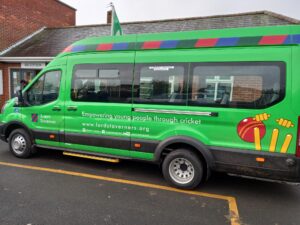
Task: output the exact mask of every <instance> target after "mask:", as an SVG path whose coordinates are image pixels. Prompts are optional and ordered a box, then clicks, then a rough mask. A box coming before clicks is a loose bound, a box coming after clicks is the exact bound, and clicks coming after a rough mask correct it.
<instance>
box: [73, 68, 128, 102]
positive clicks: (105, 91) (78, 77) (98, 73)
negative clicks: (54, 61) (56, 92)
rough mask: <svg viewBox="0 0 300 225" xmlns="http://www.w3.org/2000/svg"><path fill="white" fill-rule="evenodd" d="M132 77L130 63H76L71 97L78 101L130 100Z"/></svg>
mask: <svg viewBox="0 0 300 225" xmlns="http://www.w3.org/2000/svg"><path fill="white" fill-rule="evenodd" d="M132 79H133V69H132V66H131V65H126V64H123V65H116V64H102V65H98V64H80V65H76V66H75V68H74V73H73V79H72V90H71V99H72V100H73V101H80V102H118V103H122V102H131V88H132Z"/></svg>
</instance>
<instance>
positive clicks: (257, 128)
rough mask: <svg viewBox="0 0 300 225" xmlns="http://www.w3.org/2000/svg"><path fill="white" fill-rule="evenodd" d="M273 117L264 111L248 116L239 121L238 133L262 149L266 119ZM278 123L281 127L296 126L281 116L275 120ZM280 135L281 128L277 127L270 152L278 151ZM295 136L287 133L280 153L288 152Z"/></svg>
mask: <svg viewBox="0 0 300 225" xmlns="http://www.w3.org/2000/svg"><path fill="white" fill-rule="evenodd" d="M270 117H271V115H270V114H267V113H262V114H258V115H256V116H255V117H248V118H245V119H243V120H242V121H240V122H239V124H238V126H237V133H238V135H239V137H240V138H241V139H242V140H244V141H246V142H251V143H254V146H255V149H256V150H258V151H260V150H261V140H262V139H263V138H264V136H265V134H266V125H265V124H264V121H267V120H269V119H270ZM275 122H276V124H277V125H278V127H280V128H286V129H288V128H291V127H294V124H293V123H292V121H290V120H287V119H283V118H279V119H276V120H275ZM278 137H279V128H275V129H273V131H272V136H271V140H270V147H269V151H270V152H275V151H276V146H277V141H278ZM292 138H293V136H292V135H291V134H287V135H286V136H285V139H284V142H283V144H282V146H281V149H280V153H286V152H287V151H288V148H289V146H290V143H291V141H292Z"/></svg>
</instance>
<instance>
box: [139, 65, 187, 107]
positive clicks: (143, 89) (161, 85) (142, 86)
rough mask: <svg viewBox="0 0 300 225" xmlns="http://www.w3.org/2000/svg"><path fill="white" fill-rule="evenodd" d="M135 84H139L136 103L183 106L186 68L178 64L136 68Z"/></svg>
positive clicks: (184, 101)
mask: <svg viewBox="0 0 300 225" xmlns="http://www.w3.org/2000/svg"><path fill="white" fill-rule="evenodd" d="M136 70H137V73H136V74H137V76H136V80H137V81H136V82H135V83H136V84H139V94H138V97H137V98H136V99H135V102H137V103H154V104H156V103H157V104H185V103H186V94H185V93H186V90H185V89H186V88H185V86H186V82H185V77H186V76H185V74H186V72H185V71H186V67H185V66H184V65H183V64H182V65H178V64H172V63H170V64H151V65H138V66H137V69H136Z"/></svg>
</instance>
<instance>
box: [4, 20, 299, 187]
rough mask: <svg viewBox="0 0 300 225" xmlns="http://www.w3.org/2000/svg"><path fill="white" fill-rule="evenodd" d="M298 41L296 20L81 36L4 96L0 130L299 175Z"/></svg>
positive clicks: (222, 167) (43, 143) (50, 141)
mask: <svg viewBox="0 0 300 225" xmlns="http://www.w3.org/2000/svg"><path fill="white" fill-rule="evenodd" d="M222 38H223V39H222ZM242 38H243V39H242ZM221 39H222V40H221ZM298 39H299V40H298ZM220 40H221V41H223V43H222V44H223V45H218V43H219V41H220ZM249 40H250V41H249ZM181 41H182V42H181ZM203 41H204V43H206V44H207V43H208V44H207V46H206V45H205V44H204V45H203ZM242 41H244V42H246V44H244V45H243V43H242ZM247 41H248V42H247ZM264 41H265V42H264ZM198 42H199V43H200V44H199V43H198ZM182 43H188V45H184V46H183V45H180V44H182ZM224 43H225V44H224ZM226 44H228V45H227V46H226ZM299 44H300V26H299V25H298V26H296V25H295V26H278V27H277V26H276V27H255V28H234V29H224V30H210V31H191V32H176V33H161V34H143V35H128V36H118V37H101V38H97V37H95V38H89V39H85V40H81V41H78V42H76V43H74V44H72V45H71V47H70V48H69V49H68V48H67V49H66V50H65V51H64V52H63V53H62V54H60V55H59V56H58V57H57V58H55V59H54V60H53V61H52V62H50V63H49V64H48V65H47V67H46V68H44V69H43V70H42V71H41V72H40V74H38V75H37V76H36V78H34V79H33V81H32V82H30V84H29V85H27V86H26V87H25V88H24V90H23V92H22V93H23V96H20V97H24V99H25V100H23V101H22V102H21V103H22V104H20V103H18V102H17V98H15V99H12V100H9V101H8V102H7V104H6V105H5V107H4V108H3V113H2V114H1V115H0V138H1V139H2V140H4V141H8V137H9V134H10V132H11V131H12V130H13V128H14V127H16V128H24V129H26V130H28V132H29V133H30V136H31V138H32V139H33V141H34V142H33V143H34V145H36V146H39V147H50V148H51V149H59V150H63V151H74V152H80V153H86V154H90V155H93V154H95V155H106V156H109V157H116V158H118V157H119V158H125V159H140V160H146V161H153V162H158V163H160V162H161V161H163V160H164V158H165V156H166V155H167V154H169V153H170V152H172V151H175V150H176V149H181V148H184V149H188V151H195V152H196V154H197V156H198V157H199V158H201V159H203V160H204V162H205V166H207V169H208V174H209V170H210V169H212V170H216V171H222V172H228V173H234V174H239V175H247V176H255V177H261V178H270V179H276V180H285V181H296V182H299V181H300V159H299V158H298V157H296V156H295V153H296V148H297V146H296V145H297V135H298V134H297V129H298V125H299V124H298V119H299V108H300V102H299V96H300V88H299V83H300V76H299V71H300V64H299V62H298V61H299V58H300V46H299ZM70 49H71V50H70ZM39 83H40V84H41V85H39ZM21 100H22V98H21ZM26 101H27V102H26ZM259 160H262V161H261V162H259Z"/></svg>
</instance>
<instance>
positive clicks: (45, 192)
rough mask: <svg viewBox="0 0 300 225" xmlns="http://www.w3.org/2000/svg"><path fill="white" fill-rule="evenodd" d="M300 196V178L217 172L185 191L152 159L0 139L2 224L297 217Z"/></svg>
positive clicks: (262, 224)
mask: <svg viewBox="0 0 300 225" xmlns="http://www.w3.org/2000/svg"><path fill="white" fill-rule="evenodd" d="M1 163H2V164H1ZM18 165H20V166H19V167H18ZM43 168H47V169H48V170H47V169H44V170H43ZM64 171H67V172H64ZM138 184H141V185H138ZM165 187H166V188H165ZM197 193H199V194H197ZM222 196H224V198H223V197H222ZM227 197H229V198H232V199H235V200H236V206H237V209H238V215H236V216H239V220H233V219H232V213H230V210H231V206H230V204H229V202H228V201H226V198H227ZM224 199H225V200H224ZM299 201H300V186H298V185H289V184H279V183H271V182H265V181H258V180H251V179H245V178H239V177H232V176H228V175H226V174H213V175H212V177H211V178H210V179H209V180H208V181H207V182H206V183H205V184H204V185H202V186H201V187H199V188H198V189H197V190H195V191H194V192H187V193H181V192H177V191H176V190H173V189H168V185H167V183H166V182H165V181H164V179H163V177H162V175H161V172H160V169H159V168H158V167H157V166H156V165H153V164H148V163H141V162H135V161H121V162H120V163H118V164H112V163H107V162H101V161H94V160H89V159H81V158H73V157H69V156H64V155H62V152H60V151H54V150H41V151H39V152H38V154H37V155H36V156H34V157H32V158H30V159H18V158H16V157H14V156H13V155H12V154H11V153H10V152H9V150H8V145H7V144H6V143H4V142H0V224H1V225H19V224H20V225H29V224H30V225H47V224H55V225H56V224H57V225H59V224H81V225H82V224H104V225H117V224H119V225H135V224H137V225H139V224H143V225H147V224H149V225H152V224H155V225H164V224H165V225H169V224H170V225H181V224H182V225H193V224H201V225H219V224H220V225H221V224H236V225H238V224H247V225H251V224H253V225H256V224H257V225H269V224H273V225H299V224H300V213H299V212H300V202H299Z"/></svg>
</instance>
